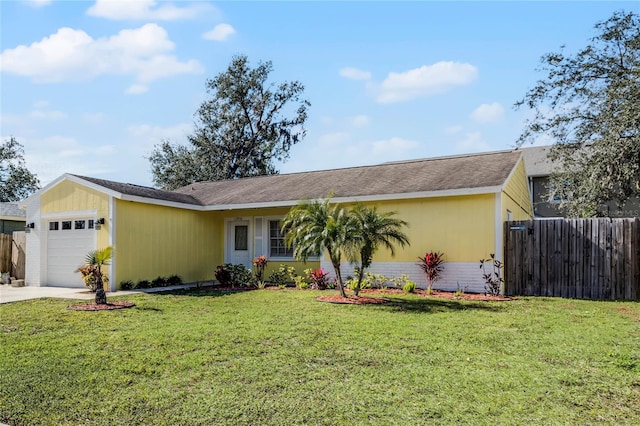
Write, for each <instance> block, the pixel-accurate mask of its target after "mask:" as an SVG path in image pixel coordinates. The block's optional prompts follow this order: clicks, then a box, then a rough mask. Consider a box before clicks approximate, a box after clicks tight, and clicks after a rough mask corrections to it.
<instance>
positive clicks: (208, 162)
mask: <svg viewBox="0 0 640 426" xmlns="http://www.w3.org/2000/svg"><path fill="white" fill-rule="evenodd" d="M272 71H273V67H272V64H271V62H270V61H268V62H259V63H258V65H257V66H256V67H255V68H251V67H250V65H249V61H248V59H247V57H246V56H244V55H238V56H235V57H233V59H232V61H231V64H230V65H229V67H228V69H227V70H226V71H225V72H222V73H220V74H218V75H217V76H216V77H215V78H213V79H211V80H207V83H206V86H207V93H208V94H210V95H211V98H210V99H208V100H206V101H204V102H203V103H202V105H200V108H199V109H198V111H197V112H196V114H195V117H196V119H195V131H194V132H193V134H191V135H190V136H189V137H188V143H189V144H188V146H183V145H174V144H172V143H171V142H170V141H166V140H165V141H162V143H161V144H160V145H159V146H158V145H156V147H155V148H154V150H153V152H152V154H151V156H150V157H149V160H150V162H151V166H152V173H153V181H154V182H155V184H156V185H158V186H160V187H162V188H164V189H175V188H178V187H181V186H185V185H188V184H190V183H194V182H199V181H212V180H222V179H237V178H241V177H247V176H259V175H267V174H275V173H278V171H277V169H276V167H275V164H274V162H275V161H283V160H285V159H287V158H288V156H289V150H290V148H291V146H292V145H294V144H296V143H298V142H300V141H301V140H302V139H303V138H304V137H305V135H306V130H305V128H304V123H305V121H306V120H307V108H308V107H309V106H310V103H309V102H308V101H307V100H305V99H302V94H303V92H304V86H303V85H302V84H301V83H300V82H298V81H293V82H284V83H281V84H279V85H275V84H274V83H269V82H268V81H267V79H268V77H269V74H270V73H271V72H272Z"/></svg>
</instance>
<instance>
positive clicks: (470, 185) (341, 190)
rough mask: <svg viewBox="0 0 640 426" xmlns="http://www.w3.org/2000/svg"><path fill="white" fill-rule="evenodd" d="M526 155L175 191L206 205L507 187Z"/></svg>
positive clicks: (387, 166)
mask: <svg viewBox="0 0 640 426" xmlns="http://www.w3.org/2000/svg"><path fill="white" fill-rule="evenodd" d="M519 158H520V152H519V151H500V152H492V153H481V154H472V155H461V156H453V157H442V158H427V159H422V160H413V161H403V162H395V163H385V164H380V165H375V166H363V167H351V168H345V169H334V170H320V171H312V172H303V173H291V174H281V175H269V176H259V177H253V178H243V179H235V180H225V181H217V182H200V183H194V184H191V185H187V186H185V187H183V188H179V189H177V190H176V191H174V193H176V194H182V195H184V196H187V195H188V196H191V197H193V198H194V199H196V200H198V201H199V202H200V204H202V205H205V206H211V207H213V206H225V205H235V206H237V205H250V204H268V203H284V202H295V201H297V200H300V199H316V198H322V197H325V196H327V194H329V193H330V192H333V194H334V197H336V198H343V197H345V198H358V197H362V198H368V197H376V196H393V195H399V194H421V193H431V192H438V191H453V190H460V192H462V193H463V192H464V191H465V190H468V191H469V192H473V190H474V189H476V190H480V189H482V188H490V187H492V188H495V187H500V186H502V185H503V184H504V183H505V181H506V180H507V177H508V176H509V174H510V173H511V171H512V170H513V168H514V167H515V165H516V164H517V162H518V159H519Z"/></svg>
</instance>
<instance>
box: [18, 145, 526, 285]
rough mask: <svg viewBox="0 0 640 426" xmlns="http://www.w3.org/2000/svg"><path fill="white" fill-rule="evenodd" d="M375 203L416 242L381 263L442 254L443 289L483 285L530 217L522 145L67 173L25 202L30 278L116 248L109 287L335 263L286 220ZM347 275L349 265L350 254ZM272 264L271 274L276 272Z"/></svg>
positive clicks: (63, 272)
mask: <svg viewBox="0 0 640 426" xmlns="http://www.w3.org/2000/svg"><path fill="white" fill-rule="evenodd" d="M329 193H333V194H334V196H333V201H334V202H337V203H345V204H352V203H354V202H363V203H365V204H367V205H376V206H378V207H379V209H380V210H382V211H395V212H397V216H398V217H399V218H401V219H404V220H406V221H407V222H408V223H409V229H408V230H407V234H408V235H409V238H410V243H411V246H410V247H407V248H405V249H400V248H399V249H398V250H397V253H396V257H395V258H392V257H391V256H390V254H389V253H388V252H386V251H383V250H380V252H379V253H377V254H376V256H374V264H373V266H372V268H371V270H372V271H373V272H378V273H384V274H385V275H387V276H388V277H394V276H399V275H401V274H408V275H409V276H410V277H411V278H412V279H413V280H415V281H416V282H417V283H418V284H419V285H421V286H424V284H425V276H424V274H423V272H422V271H421V270H420V268H419V267H418V265H417V262H418V256H423V255H424V253H425V252H426V251H431V250H433V251H442V252H444V253H445V260H446V263H445V265H444V275H443V278H442V280H441V281H439V282H438V283H437V284H436V286H435V287H436V288H445V289H452V290H455V289H456V288H458V286H459V287H460V288H461V289H464V288H466V290H467V291H478V292H482V291H484V282H483V280H482V277H481V271H480V269H479V259H481V258H484V257H488V256H489V254H490V253H496V254H497V257H498V258H502V243H503V234H502V233H503V223H504V222H505V221H506V220H523V219H530V218H531V217H532V208H531V203H530V198H529V191H528V186H527V178H526V174H525V167H524V162H523V160H522V159H521V154H520V152H519V151H501V152H494V153H484V154H475V155H464V156H455V157H443V158H433V159H423V160H415V161H405V162H396V163H387V164H381V165H376V166H365V167H353V168H345V169H336V170H323V171H312V172H304V173H293V174H282V175H270V176H261V177H254V178H244V179H237V180H227V181H219V182H202V183H196V184H193V185H188V186H186V187H184V188H181V189H178V190H176V191H162V190H157V189H153V188H147V187H142V186H138V185H132V184H125V183H119V182H112V181H107V180H102V179H96V178H90V177H82V176H75V175H70V174H65V175H63V176H61V177H59V178H58V179H56V180H55V181H53V182H52V183H50V184H49V185H47V186H46V187H44V188H43V189H41V190H39V191H38V192H36V193H35V194H33V195H32V196H31V197H29V198H28V199H27V200H26V202H25V203H26V206H27V221H28V222H33V223H35V228H34V229H32V230H31V232H30V233H29V234H27V278H26V281H27V284H28V285H34V286H43V285H58V286H78V287H82V281H81V279H80V276H79V275H78V274H74V273H73V271H74V270H75V269H76V268H77V267H78V266H79V265H80V264H81V263H82V260H83V259H84V256H85V254H86V253H87V252H89V251H90V250H93V249H96V248H102V247H105V246H113V247H114V257H113V260H112V262H111V265H110V266H109V276H110V278H111V280H110V282H109V289H110V290H111V291H113V290H116V289H118V288H119V285H120V282H122V281H124V280H131V281H134V282H135V281H138V280H141V279H146V280H151V279H153V278H155V277H157V276H169V275H172V274H177V275H180V276H181V277H182V278H183V280H184V281H185V282H196V281H206V280H211V279H213V276H214V271H215V268H216V265H219V264H222V263H236V264H244V265H246V266H247V267H251V262H252V259H253V258H255V257H256V256H259V255H266V256H267V257H268V258H269V262H270V263H269V269H271V270H272V268H277V267H278V265H279V264H280V263H285V264H289V265H293V266H295V267H296V269H297V271H298V273H302V270H303V269H305V268H308V267H318V266H322V267H323V268H324V269H325V270H328V271H331V270H332V268H331V266H330V263H329V262H328V259H325V258H324V256H322V257H321V258H319V259H314V260H312V261H311V262H308V263H307V264H306V265H303V264H302V263H300V262H295V261H294V260H293V258H292V251H291V250H290V249H287V248H286V247H285V245H284V243H283V236H282V234H281V232H280V220H281V219H282V217H283V216H284V215H285V214H286V213H287V212H288V211H289V209H290V208H291V207H292V206H294V205H295V204H296V203H297V202H298V201H299V200H300V199H319V198H323V197H326V196H327V194H329ZM343 268H344V272H345V276H346V275H350V274H352V271H353V267H352V265H349V264H348V263H346V262H345V263H344V264H343ZM268 275H269V272H268V271H267V274H266V276H267V277H268Z"/></svg>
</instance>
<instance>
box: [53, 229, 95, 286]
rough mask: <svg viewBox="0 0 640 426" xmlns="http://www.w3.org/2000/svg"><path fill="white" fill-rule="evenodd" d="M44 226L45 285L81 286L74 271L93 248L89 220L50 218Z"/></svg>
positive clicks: (80, 278)
mask: <svg viewBox="0 0 640 426" xmlns="http://www.w3.org/2000/svg"><path fill="white" fill-rule="evenodd" d="M47 228H48V230H47V281H46V282H47V285H50V286H62V287H84V283H83V282H82V277H81V276H80V274H79V273H76V272H74V271H75V270H76V269H78V267H79V266H81V265H82V264H83V263H84V259H85V257H86V255H87V253H89V252H90V251H92V250H95V249H96V230H95V229H94V221H93V219H88V218H73V219H62V220H53V221H49V223H48V225H47Z"/></svg>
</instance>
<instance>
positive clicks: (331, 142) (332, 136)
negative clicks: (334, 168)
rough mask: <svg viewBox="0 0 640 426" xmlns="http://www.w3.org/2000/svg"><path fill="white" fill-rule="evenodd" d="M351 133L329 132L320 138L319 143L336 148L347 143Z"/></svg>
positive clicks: (324, 146) (325, 146)
mask: <svg viewBox="0 0 640 426" xmlns="http://www.w3.org/2000/svg"><path fill="white" fill-rule="evenodd" d="M348 140H349V134H348V133H346V132H335V133H327V134H325V135H322V136H320V137H319V138H318V144H319V145H320V146H322V147H323V148H335V147H340V146H341V145H343V144H345V143H347V141H348Z"/></svg>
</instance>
